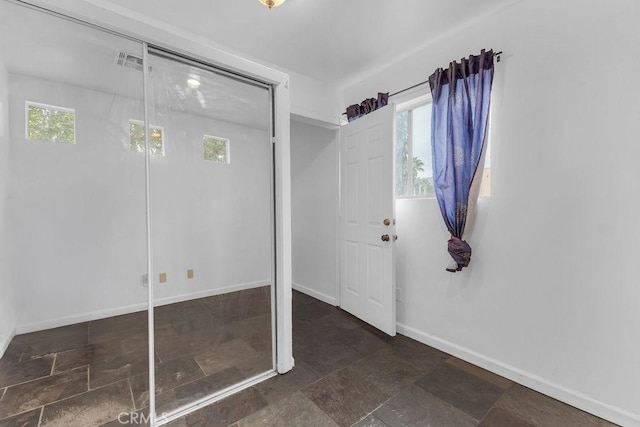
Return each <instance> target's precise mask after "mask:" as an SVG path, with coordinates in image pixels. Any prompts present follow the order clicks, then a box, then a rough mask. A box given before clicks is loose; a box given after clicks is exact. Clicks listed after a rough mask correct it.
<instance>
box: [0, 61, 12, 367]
mask: <svg viewBox="0 0 640 427" xmlns="http://www.w3.org/2000/svg"><path fill="white" fill-rule="evenodd" d="M8 178H9V79H8V75H7V70H6V69H5V67H4V63H3V62H2V58H0V357H2V355H3V354H4V351H5V349H6V348H7V346H8V345H9V342H10V341H11V338H12V337H13V333H14V330H15V318H14V311H13V284H12V283H11V259H10V253H9V247H8V246H9V245H8V243H9V238H10V237H9V231H10V227H9V224H8V221H7V213H8V212H7V197H8V185H7V181H8Z"/></svg>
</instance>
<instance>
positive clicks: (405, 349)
mask: <svg viewBox="0 0 640 427" xmlns="http://www.w3.org/2000/svg"><path fill="white" fill-rule="evenodd" d="M389 346H390V347H391V349H392V350H393V352H394V353H395V354H396V355H398V356H399V357H401V358H402V359H404V360H406V361H407V362H409V363H412V364H413V365H415V366H417V367H418V368H420V369H422V370H423V371H424V372H425V373H427V372H428V371H430V370H431V369H432V368H433V367H434V366H436V365H437V364H438V363H440V362H441V361H443V360H445V359H446V358H447V357H449V355H448V354H447V353H444V352H442V351H440V350H437V349H435V348H433V347H429V346H427V345H424V344H422V343H420V342H418V341H415V340H412V339H411V338H408V337H405V336H404V335H396V336H395V337H394V339H393V340H392V341H391V342H390V343H389Z"/></svg>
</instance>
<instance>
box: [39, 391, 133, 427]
mask: <svg viewBox="0 0 640 427" xmlns="http://www.w3.org/2000/svg"><path fill="white" fill-rule="evenodd" d="M130 411H133V401H132V400H131V392H130V389H129V382H128V381H127V380H124V381H120V382H118V383H115V384H110V385H108V386H105V387H101V388H98V389H95V390H91V391H89V392H87V393H83V394H80V395H78V396H75V397H71V398H69V399H65V400H61V401H59V402H56V403H52V404H50V405H47V406H45V407H44V410H43V412H42V425H46V426H50V427H58V426H59V427H69V426H87V427H88V426H98V425H100V424H103V423H105V422H108V421H111V420H114V419H116V418H117V417H118V415H119V414H120V413H123V412H130Z"/></svg>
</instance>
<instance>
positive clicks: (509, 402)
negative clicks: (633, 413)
mask: <svg viewBox="0 0 640 427" xmlns="http://www.w3.org/2000/svg"><path fill="white" fill-rule="evenodd" d="M496 407H498V408H502V409H505V410H507V411H509V412H511V413H512V414H514V415H515V416H517V417H519V418H521V419H523V420H524V421H527V422H529V423H531V424H534V425H538V426H550V427H552V426H558V427H565V426H581V427H588V426H613V425H615V424H612V423H610V422H608V421H605V420H603V419H601V418H598V417H596V416H594V415H591V414H588V413H586V412H584V411H581V410H579V409H577V408H574V407H572V406H569V405H566V404H564V403H562V402H559V401H557V400H555V399H553V398H551V397H548V396H545V395H543V394H540V393H538V392H535V391H533V390H531V389H529V388H526V387H523V386H521V385H518V384H514V385H513V386H512V387H511V388H510V389H509V390H508V391H507V392H506V393H505V394H504V395H503V396H502V397H501V398H500V400H498V402H497V403H496Z"/></svg>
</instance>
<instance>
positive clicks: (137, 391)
mask: <svg viewBox="0 0 640 427" xmlns="http://www.w3.org/2000/svg"><path fill="white" fill-rule="evenodd" d="M202 377H204V373H203V372H202V370H201V369H200V367H199V366H198V364H197V363H196V361H195V360H193V358H191V357H183V358H180V359H173V360H170V361H168V362H165V363H160V364H158V365H156V394H161V393H164V392H166V391H168V390H171V389H174V388H176V387H179V386H181V385H184V384H187V383H190V382H192V381H195V380H197V379H199V378H202ZM129 381H130V383H131V391H132V393H133V399H134V402H135V407H136V409H141V408H144V407H147V406H148V405H149V375H148V374H146V373H145V374H141V375H136V376H134V377H132V378H130V379H129Z"/></svg>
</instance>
